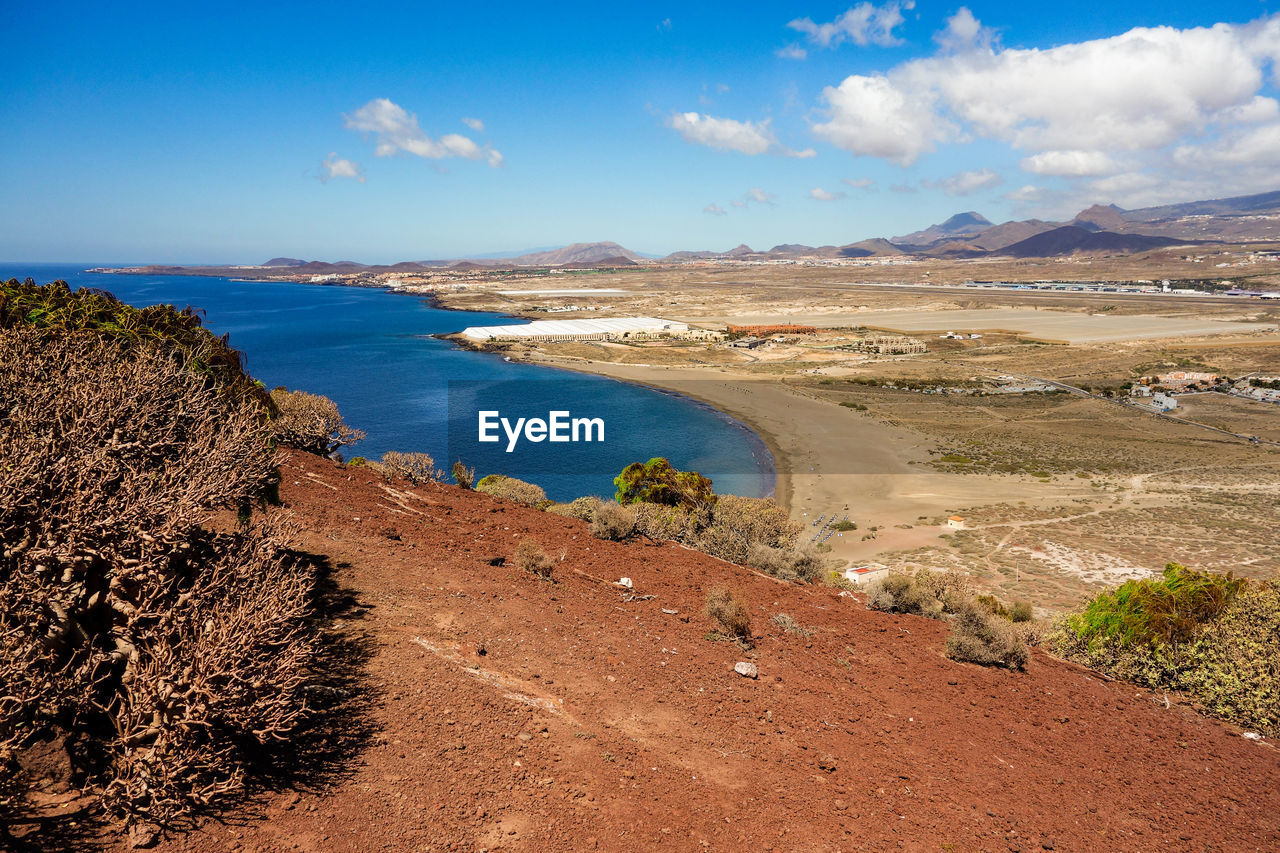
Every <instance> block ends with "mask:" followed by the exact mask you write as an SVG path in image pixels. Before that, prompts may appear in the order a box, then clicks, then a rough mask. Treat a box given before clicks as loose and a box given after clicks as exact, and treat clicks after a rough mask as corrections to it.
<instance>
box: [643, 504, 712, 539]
mask: <svg viewBox="0 0 1280 853" xmlns="http://www.w3.org/2000/svg"><path fill="white" fill-rule="evenodd" d="M633 508H634V509H635V513H636V530H637V531H639V532H640V533H641V534H643V535H645V536H648V537H649V538H650V539H662V540H667V541H671V542H681V543H685V544H687V543H689V542H691V541H693V540H694V539H695V538H696V537H697V534H698V527H699V522H698V515H697V513H694V512H692V511H690V510H687V509H683V508H681V507H675V506H663V505H662V504H648V503H638V504H634V505H633Z"/></svg>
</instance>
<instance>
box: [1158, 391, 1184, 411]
mask: <svg viewBox="0 0 1280 853" xmlns="http://www.w3.org/2000/svg"><path fill="white" fill-rule="evenodd" d="M1151 405H1153V406H1155V407H1156V408H1157V409H1164V410H1165V411H1166V412H1167V411H1169V410H1170V409H1176V408H1178V401H1177V400H1175V399H1173V398H1172V397H1170V396H1169V395H1168V394H1158V393H1157V394H1153V395H1151Z"/></svg>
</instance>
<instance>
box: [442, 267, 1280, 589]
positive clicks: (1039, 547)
mask: <svg viewBox="0 0 1280 853" xmlns="http://www.w3.org/2000/svg"><path fill="white" fill-rule="evenodd" d="M1038 263H1039V262H1031V261H1023V262H1018V263H1017V264H1012V265H1006V266H1005V267H1004V268H1003V269H1001V270H999V272H1001V273H1003V275H997V276H995V278H997V279H1000V280H1016V279H1015V278H1014V276H1015V274H1016V275H1021V276H1023V277H1024V278H1026V279H1027V280H1035V279H1034V278H1031V276H1035V277H1037V278H1040V277H1043V276H1044V274H1045V272H1044V270H1043V269H1042V268H1041V267H1040V266H1038V265H1037V264H1038ZM1044 263H1053V264H1056V265H1057V267H1058V268H1059V269H1063V268H1066V267H1067V264H1066V263H1065V262H1056V261H1045V262H1044ZM1134 263H1135V260H1134V259H1132V258H1126V259H1121V260H1117V259H1112V263H1111V264H1110V265H1108V264H1107V263H1104V261H1103V260H1100V259H1088V260H1078V261H1075V262H1074V263H1071V264H1070V267H1072V268H1074V267H1078V268H1080V270H1082V272H1081V273H1080V275H1081V276H1082V277H1087V276H1093V275H1097V276H1099V277H1103V276H1111V277H1113V278H1114V277H1115V276H1116V275H1118V274H1121V273H1125V272H1129V271H1131V270H1130V266H1129V265H1132V264H1134ZM1145 263H1146V270H1147V272H1146V275H1147V278H1148V279H1152V278H1154V279H1159V278H1160V277H1161V276H1163V275H1176V274H1179V273H1185V270H1184V269H1183V267H1185V266H1191V265H1192V263H1191V262H1189V261H1185V260H1182V259H1180V258H1179V257H1178V256H1176V254H1173V253H1169V252H1165V253H1163V254H1162V253H1151V254H1150V256H1149V257H1147V258H1146V259H1145ZM960 264H961V262H937V263H935V264H932V265H930V266H929V268H928V269H922V270H917V271H915V273H913V277H915V278H917V279H918V278H920V277H922V274H923V273H931V275H930V276H929V278H926V283H924V284H920V283H919V282H906V281H897V282H885V281H881V282H878V283H859V282H858V281H857V280H856V279H858V278H859V277H860V276H862V275H863V274H864V273H865V270H864V269H861V268H855V269H854V273H853V274H850V275H846V272H847V271H846V270H844V269H841V270H840V271H839V274H840V278H841V279H842V280H839V281H836V280H834V278H835V276H834V274H833V271H832V270H831V269H811V268H806V267H800V266H791V267H777V266H774V267H770V266H759V267H754V268H742V267H722V268H714V267H705V268H704V267H690V268H688V269H684V270H674V269H664V270H640V271H636V270H632V271H627V272H625V273H601V274H595V275H592V277H591V283H590V287H591V288H592V289H596V288H599V289H604V290H605V291H606V292H605V293H604V294H596V295H590V294H584V295H581V296H579V295H575V294H573V293H572V292H565V291H566V290H571V289H568V288H560V289H558V290H557V292H555V293H547V292H545V287H544V286H541V281H532V280H531V281H530V282H529V283H528V284H526V285H522V284H520V283H519V282H513V281H510V280H506V281H504V282H503V284H502V286H501V290H500V291H499V290H498V289H497V288H496V287H495V286H488V285H480V286H475V287H470V288H467V289H465V290H458V291H450V292H448V293H442V294H440V296H439V298H440V300H441V302H442V303H443V304H444V305H446V306H448V307H459V308H462V307H466V308H484V309H485V310H503V311H508V312H510V313H513V314H517V315H519V316H524V317H529V318H546V317H548V316H555V317H556V318H558V319H560V318H573V317H597V316H626V315H631V314H636V315H647V316H660V317H666V318H668V319H674V320H680V321H684V322H688V323H690V324H692V325H694V326H696V327H701V328H707V329H717V328H719V329H723V328H725V326H726V325H727V324H742V325H752V324H777V323H789V324H800V325H808V326H814V327H817V329H818V332H817V334H814V335H789V336H785V335H784V336H774V337H773V339H772V340H770V341H766V342H764V343H762V344H761V345H759V346H757V347H754V348H750V349H747V348H738V347H734V346H731V345H729V343H702V342H690V341H671V342H643V343H620V342H600V341H583V342H557V343H547V342H541V343H522V344H507V345H499V346H498V347H497V348H498V349H501V351H502V352H503V354H504V355H506V356H507V357H510V358H517V359H527V360H530V361H535V362H539V363H546V364H554V365H556V366H560V367H567V368H570V369H576V370H586V371H591V372H596V373H601V374H604V375H609V376H613V377H616V378H619V379H624V380H627V381H633V382H639V383H642V384H649V385H653V386H657V387H662V388H665V389H669V390H674V391H677V392H680V393H683V394H687V395H688V396H690V397H694V398H697V399H700V400H703V401H705V402H707V403H710V404H711V405H714V406H716V407H718V408H720V409H722V410H723V411H726V412H728V413H729V414H731V415H733V416H735V417H737V418H738V419H740V420H742V421H743V422H744V423H746V424H748V425H749V426H751V427H752V428H753V429H755V430H756V431H757V432H758V433H759V434H760V435H761V436H762V437H763V438H764V440H765V442H766V443H767V444H768V445H769V447H770V449H771V450H772V451H773V453H774V455H775V458H776V461H777V467H778V471H779V480H778V487H777V492H776V496H777V497H778V499H779V500H780V501H781V502H782V503H784V504H785V505H786V506H788V507H789V508H790V510H791V512H792V515H793V517H794V518H795V519H796V520H797V521H800V522H802V523H804V524H806V525H807V526H808V527H807V528H806V529H810V530H812V532H813V535H812V537H811V538H812V539H813V540H815V541H817V542H818V543H820V544H821V546H822V547H823V549H824V550H825V549H826V548H829V549H830V551H829V554H830V558H831V559H832V560H833V561H834V565H836V566H837V567H841V566H854V565H863V564H881V565H888V566H891V567H892V566H900V567H914V566H929V567H934V568H944V567H945V568H959V569H961V570H963V571H969V572H971V573H973V574H974V575H975V576H976V577H978V578H979V579H980V582H981V583H984V584H988V585H990V586H991V587H992V588H993V590H995V591H998V592H999V593H1000V594H1001V595H1004V596H1009V597H1014V598H1024V599H1026V600H1029V601H1031V602H1032V603H1034V604H1036V605H1037V606H1039V607H1041V608H1043V609H1044V610H1045V611H1046V612H1055V611H1058V610H1061V609H1065V608H1068V607H1071V606H1074V605H1075V604H1077V603H1078V602H1079V600H1080V598H1081V596H1082V595H1084V594H1086V593H1088V592H1090V591H1096V590H1097V589H1099V588H1102V587H1103V586H1107V585H1114V583H1115V582H1116V581H1117V579H1124V578H1128V577H1145V576H1148V575H1149V574H1151V573H1152V572H1155V571H1159V570H1160V569H1161V568H1162V567H1163V566H1164V564H1165V563H1167V562H1170V561H1179V562H1184V563H1186V564H1188V565H1195V566H1198V567H1201V568H1212V569H1214V570H1217V571H1235V572H1238V573H1243V574H1247V575H1254V576H1267V575H1270V574H1273V573H1275V572H1276V571H1277V570H1280V561H1277V559H1276V557H1275V554H1276V551H1277V546H1280V535H1278V534H1277V532H1276V529H1275V525H1274V523H1273V516H1274V506H1275V501H1276V498H1277V492H1278V490H1280V447H1277V446H1276V445H1275V444H1274V442H1275V441H1276V440H1277V439H1280V406H1277V405H1274V404H1267V403H1261V402H1258V401H1254V400H1245V399H1241V398H1238V397H1232V396H1229V395H1228V394H1225V393H1217V392H1214V393H1204V394H1193V395H1182V396H1180V397H1179V400H1180V401H1181V403H1180V407H1179V409H1177V410H1176V411H1173V412H1170V413H1168V415H1158V414H1155V413H1153V412H1151V411H1150V410H1148V409H1146V408H1142V407H1139V406H1133V405H1128V404H1126V403H1122V402H1121V401H1122V400H1124V398H1125V392H1124V391H1123V387H1124V386H1125V385H1126V384H1128V383H1133V382H1135V381H1136V380H1137V379H1139V378H1140V377H1143V376H1147V375H1152V374H1157V373H1162V372H1167V371H1170V370H1175V369H1183V370H1186V369H1192V370H1206V371H1210V372H1215V373H1220V374H1222V375H1226V376H1231V377H1239V376H1245V375H1249V374H1266V375H1272V374H1276V373H1280V332H1278V331H1277V321H1278V320H1280V305H1277V304H1276V303H1275V302H1268V301H1263V300H1258V299H1245V298H1241V297H1231V296H1225V295H1222V294H1216V295H1206V294H1198V295H1187V294H1181V295H1179V294H1172V293H1138V292H1128V293H1125V292H1114V293H1113V292H1096V293H1077V292H1045V291H1021V290H992V289H988V288H973V287H966V286H963V285H961V286H941V285H937V284H934V283H932V282H931V281H930V279H940V278H952V279H955V278H960V275H961V274H960V273H958V272H957V271H956V270H955V269H954V267H956V266H958V265H960ZM1024 265H1027V266H1026V267H1025V268H1024ZM977 266H978V267H979V269H976V270H970V271H969V272H968V274H967V275H965V276H964V279H965V280H969V279H971V278H975V277H977V276H978V275H979V274H980V273H982V274H986V273H990V272H992V270H990V269H989V264H988V262H985V261H984V262H980V263H978V264H977ZM894 272H897V273H900V272H901V270H897V271H894ZM879 274H880V275H882V276H886V275H888V274H890V270H889V269H887V268H885V267H881V268H880V269H879ZM561 278H563V277H561ZM615 291H621V293H619V292H615ZM574 307H576V308H578V309H580V310H565V309H566V308H574ZM549 308H555V309H559V310H557V311H555V313H554V314H553V315H548V314H547V313H545V312H546V311H547V310H548V309H549ZM947 332H954V333H956V334H957V336H958V337H962V339H943V338H941V337H940V335H942V334H944V333H947ZM878 333H879V334H903V335H907V336H910V340H913V341H919V342H922V343H924V344H925V346H926V348H927V351H926V352H923V353H909V354H896V355H894V354H876V353H869V352H864V351H857V346H856V345H857V343H858V341H859V340H860V339H862V338H865V337H867V336H870V335H875V334H878ZM971 335H972V337H971ZM1019 388H1022V389H1025V391H1024V392H1022V393H1018V389H1019ZM1036 389H1039V390H1036ZM979 391H980V392H982V393H976V392H979ZM1007 391H1012V392H1014V393H1005V392H1007ZM1107 394H1110V395H1111V398H1110V399H1109V398H1107V397H1106V396H1105V395H1107ZM1255 436H1256V437H1257V438H1258V439H1259V441H1258V442H1256V443H1255V442H1254V441H1252V440H1251V437H1255ZM846 514H847V515H848V518H849V520H850V521H852V522H854V523H856V524H857V525H858V527H857V529H856V530H847V531H839V532H829V531H828V530H827V528H826V524H828V523H830V522H831V521H832V520H834V519H836V518H842V517H844V516H845V515H846ZM951 515H959V516H961V517H962V518H963V519H964V522H963V525H962V528H961V529H951V528H949V527H948V526H946V524H945V520H946V519H947V518H948V517H949V516H951Z"/></svg>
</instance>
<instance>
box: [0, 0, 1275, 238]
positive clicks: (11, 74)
mask: <svg viewBox="0 0 1280 853" xmlns="http://www.w3.org/2000/svg"><path fill="white" fill-rule="evenodd" d="M179 5H180V4H146V3H133V4H116V5H110V4H102V3H94V4H75V3H70V4H60V5H56V6H55V5H53V4H36V3H26V4H18V3H6V4H4V5H3V6H2V7H0V32H4V33H5V34H6V35H7V37H8V38H7V39H6V43H7V45H8V47H9V62H7V63H6V72H5V78H4V81H3V82H2V83H0V118H2V119H3V122H4V127H5V133H4V134H3V136H2V137H0V198H2V199H4V201H5V204H4V205H3V208H0V258H6V259H13V260H69V261H97V262H128V261H170V262H254V261H261V260H265V259H266V258H267V257H269V256H272V255H280V254H283V255H290V256H294V257H303V258H308V259H312V258H315V259H324V260H344V259H350V260H357V261H363V262H370V263H372V262H394V261H400V260H418V259H426V258H439V257H460V256H465V255H467V254H478V253H484V252H494V251H500V250H518V249H524V248H530V247H541V246H552V245H562V244H565V243H569V242H576V241H594V240H616V241H618V242H620V243H622V244H624V245H626V246H627V247H629V248H632V249H635V250H637V251H642V252H652V253H666V252H669V251H673V250H676V249H703V248H712V249H727V248H730V247H732V246H734V245H736V244H738V243H741V242H745V243H748V244H750V245H751V246H753V247H756V248H768V247H770V246H772V245H774V244H777V243H784V242H800V243H808V244H811V245H822V244H828V243H831V244H837V245H839V244H844V243H849V242H852V241H855V240H859V239H863V238H865V237H870V236H893V235H895V234H900V233H904V232H907V231H911V230H914V229H916V228H919V227H923V226H925V225H928V224H929V223H931V222H935V221H939V220H941V219H943V218H945V217H946V216H949V215H950V214H952V213H955V212H957V211H960V210H967V209H976V210H979V211H981V212H982V213H984V214H985V215H986V216H988V217H989V218H991V219H992V220H995V221H1001V220H1004V219H1009V218H1022V217H1026V216H1042V217H1045V218H1050V217H1054V218H1056V217H1069V216H1071V215H1072V214H1073V213H1074V212H1075V211H1076V210H1078V209H1080V208H1081V207H1084V206H1087V205H1088V204H1091V203H1094V202H1103V203H1106V202H1116V203H1118V204H1121V205H1122V206H1127V207H1136V206H1142V205H1147V204H1154V203H1162V202H1167V201H1177V200H1189V199H1193V198H1204V197H1215V196H1225V195H1232V194H1242V193H1249V192H1261V191H1266V190H1273V189H1280V103H1277V100H1276V98H1277V73H1280V15H1277V14H1276V12H1277V10H1278V9H1280V2H1278V0H1261V2H1257V1H1256V0H1255V1H1254V2H1240V3H1220V4H1215V5H1212V6H1211V5H1210V4H1204V3H1147V2H1139V3H1126V4H1101V3H1099V4H1075V5H1068V6H1061V5H1059V6H1058V7H1054V9H1053V10H1052V11H1046V10H1045V9H1044V8H1043V7H1040V6H1038V5H1037V4H1028V3H982V2H971V3H968V4H967V5H965V6H962V5H960V4H955V3H950V4H935V3H930V2H926V0H919V2H916V3H911V2H893V0H889V2H885V3H877V4H873V3H856V4H850V3H847V2H845V3H814V2H810V3H804V2H789V3H754V4H715V5H712V4H706V5H703V6H701V7H700V8H698V9H697V10H693V11H689V10H685V9H681V8H678V7H671V8H668V9H664V8H663V7H661V6H656V5H652V4H643V5H640V4H636V5H631V4H615V5H600V4H592V5H586V4H580V5H579V4H562V5H559V6H556V7H555V8H550V7H544V6H536V7H535V6H532V5H526V4H520V5H512V6H510V7H507V6H503V5H501V4H499V5H493V4H488V5H485V6H482V7H458V6H456V4H450V5H447V6H445V5H436V4H423V3H413V4H409V3H406V4H373V3H370V4H360V5H357V4H325V3H305V4H301V3H299V4H290V3H283V2H282V3H278V4H274V5H273V4H262V5H261V7H254V8H243V9H242V8H234V7H228V8H216V9H215V8H213V7H210V8H207V9H195V8H179Z"/></svg>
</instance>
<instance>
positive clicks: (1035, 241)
mask: <svg viewBox="0 0 1280 853" xmlns="http://www.w3.org/2000/svg"><path fill="white" fill-rule="evenodd" d="M1179 242H1180V241H1179V240H1176V239H1174V238H1172V237H1150V236H1145V235H1142V234H1117V233H1115V232H1113V231H1091V230H1088V229H1085V228H1081V227H1079V226H1078V225H1064V226H1062V227H1061V228H1054V229H1053V230H1052V231H1045V232H1042V233H1040V234H1036V235H1035V236H1033V237H1028V238H1027V239H1026V240H1021V241H1019V242H1017V243H1014V244H1012V245H1009V246H1005V247H1004V248H1003V249H1000V250H999V252H998V253H999V254H1001V255H1007V256H1010V257H1014V258H1048V257H1053V256H1055V255H1071V254H1075V253H1078V252H1088V253H1091V254H1109V255H1118V254H1124V253H1127V252H1143V251H1146V250H1148V249H1158V248H1161V247H1163V246H1173V245H1177V244H1178V243H1179Z"/></svg>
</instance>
